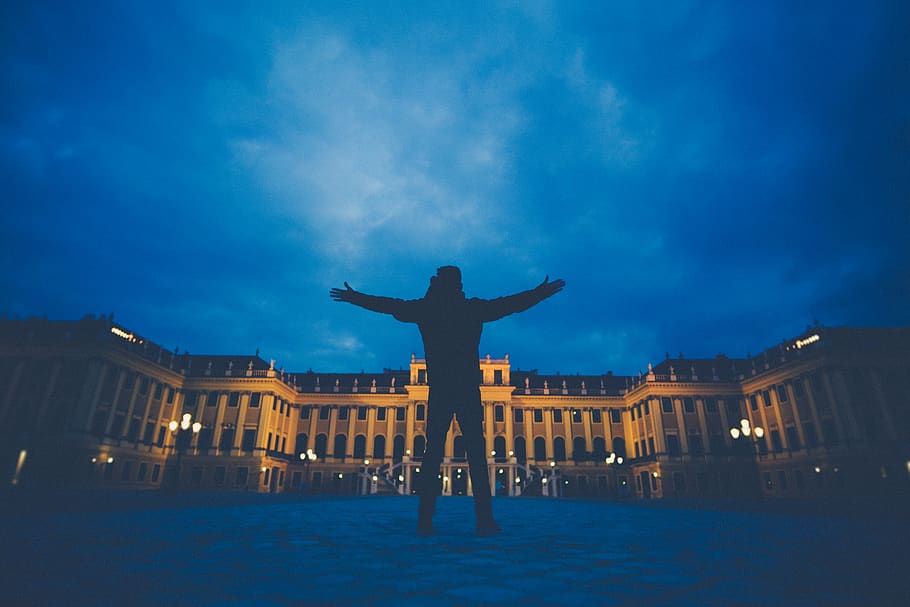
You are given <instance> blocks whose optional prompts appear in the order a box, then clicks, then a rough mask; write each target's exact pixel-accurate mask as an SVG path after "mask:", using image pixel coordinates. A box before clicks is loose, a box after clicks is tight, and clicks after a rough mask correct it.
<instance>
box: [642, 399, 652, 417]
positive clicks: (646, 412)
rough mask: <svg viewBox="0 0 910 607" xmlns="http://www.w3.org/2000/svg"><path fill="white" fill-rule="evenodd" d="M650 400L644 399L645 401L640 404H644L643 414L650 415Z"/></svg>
mask: <svg viewBox="0 0 910 607" xmlns="http://www.w3.org/2000/svg"><path fill="white" fill-rule="evenodd" d="M650 402H651V401H647V400H646V401H644V402H643V403H642V405H644V409H645V415H651V405H650Z"/></svg>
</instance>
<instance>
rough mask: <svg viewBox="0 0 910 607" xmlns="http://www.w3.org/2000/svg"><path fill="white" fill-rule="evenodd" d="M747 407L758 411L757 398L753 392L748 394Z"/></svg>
mask: <svg viewBox="0 0 910 607" xmlns="http://www.w3.org/2000/svg"><path fill="white" fill-rule="evenodd" d="M749 408H750V409H752V410H753V411H758V399H757V398H755V395H754V394H750V395H749Z"/></svg>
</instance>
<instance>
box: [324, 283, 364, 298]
mask: <svg viewBox="0 0 910 607" xmlns="http://www.w3.org/2000/svg"><path fill="white" fill-rule="evenodd" d="M356 294H357V291H355V290H354V289H352V288H351V285H349V284H348V283H347V282H345V283H344V288H343V289H338V288H335V289H332V290H331V291H329V297H331V298H332V299H334V300H335V301H344V302H347V303H351V302H352V301H353V300H354V295H356Z"/></svg>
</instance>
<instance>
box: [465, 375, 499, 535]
mask: <svg viewBox="0 0 910 607" xmlns="http://www.w3.org/2000/svg"><path fill="white" fill-rule="evenodd" d="M471 400H472V401H475V399H473V398H472V399H471ZM456 415H457V418H458V426H459V427H460V428H461V433H462V434H463V435H464V442H465V447H466V450H467V452H468V465H469V467H470V471H471V485H472V487H473V491H474V512H475V513H476V514H477V533H479V534H481V535H492V534H496V533H499V527H498V526H497V525H496V521H495V520H494V519H493V504H492V499H491V497H490V473H489V471H488V470H487V452H486V443H485V441H484V439H483V408H482V404H481V402H480V393H479V392H478V394H477V397H476V401H475V402H471V403H468V404H467V406H465V407H463V408H460V409H458V412H457V413H456Z"/></svg>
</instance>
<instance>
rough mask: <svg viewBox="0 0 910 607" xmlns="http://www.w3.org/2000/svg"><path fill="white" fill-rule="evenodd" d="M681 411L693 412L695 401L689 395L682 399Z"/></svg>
mask: <svg viewBox="0 0 910 607" xmlns="http://www.w3.org/2000/svg"><path fill="white" fill-rule="evenodd" d="M683 411H685V412H686V413H695V401H694V400H692V398H691V397H689V396H687V397H685V398H684V399H683Z"/></svg>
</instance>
